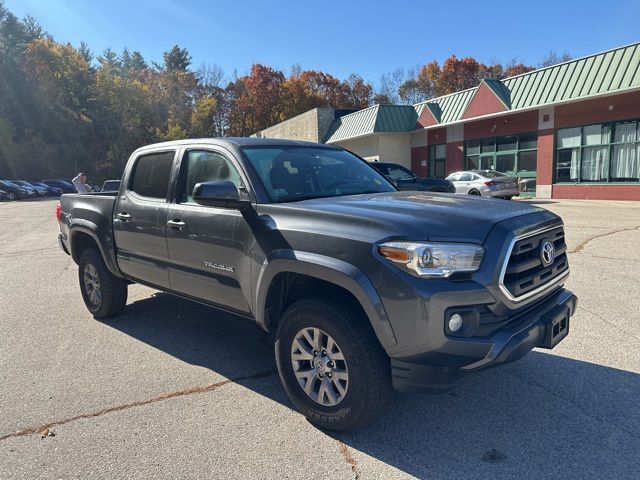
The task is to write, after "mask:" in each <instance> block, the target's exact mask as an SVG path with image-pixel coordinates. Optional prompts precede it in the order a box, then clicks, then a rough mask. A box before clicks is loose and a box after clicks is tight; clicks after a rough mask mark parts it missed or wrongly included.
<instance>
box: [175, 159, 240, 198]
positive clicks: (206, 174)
mask: <svg viewBox="0 0 640 480" xmlns="http://www.w3.org/2000/svg"><path fill="white" fill-rule="evenodd" d="M183 168H184V172H183V175H182V188H181V189H180V195H179V198H178V200H179V203H195V202H194V201H193V188H194V187H195V186H196V185H197V184H198V183H202V182H213V181H222V180H226V181H229V182H231V183H233V184H234V185H235V186H236V188H240V187H241V186H242V180H241V179H240V175H239V174H238V170H237V169H236V167H235V166H234V165H233V163H232V162H231V161H230V160H229V159H228V158H226V157H225V156H223V155H221V154H219V153H216V152H210V151H202V150H190V151H189V152H187V157H186V158H185V159H184V167H183Z"/></svg>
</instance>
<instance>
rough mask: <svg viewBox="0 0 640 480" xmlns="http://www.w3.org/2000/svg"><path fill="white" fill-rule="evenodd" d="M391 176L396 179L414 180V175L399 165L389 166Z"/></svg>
mask: <svg viewBox="0 0 640 480" xmlns="http://www.w3.org/2000/svg"><path fill="white" fill-rule="evenodd" d="M389 176H390V177H391V178H393V179H394V180H413V175H411V174H410V173H409V172H407V171H406V170H404V169H402V168H398V167H389Z"/></svg>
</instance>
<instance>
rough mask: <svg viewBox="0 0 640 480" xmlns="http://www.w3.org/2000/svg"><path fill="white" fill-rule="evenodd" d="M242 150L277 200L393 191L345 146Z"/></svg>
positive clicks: (272, 196)
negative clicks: (342, 147)
mask: <svg viewBox="0 0 640 480" xmlns="http://www.w3.org/2000/svg"><path fill="white" fill-rule="evenodd" d="M242 150H243V151H244V153H245V155H246V156H247V158H248V159H249V162H250V163H251V165H252V166H253V168H254V169H255V171H256V172H257V174H258V176H259V177H260V180H261V181H262V184H263V185H264V188H265V190H266V191H267V193H268V195H269V197H270V198H271V201H273V202H276V203H279V202H295V201H298V200H306V199H309V198H320V197H338V196H343V195H358V194H361V193H379V192H394V191H396V190H395V188H394V187H393V186H392V185H391V184H390V183H389V182H388V181H387V180H386V179H385V178H384V177H383V176H382V175H380V173H378V172H377V171H376V170H374V169H373V168H371V167H370V166H369V165H367V164H366V163H365V162H364V161H362V160H360V159H359V158H358V157H356V156H354V155H353V154H351V153H349V152H346V151H344V150H335V149H332V148H316V147H284V146H283V147H268V148H264V147H251V148H243V149H242Z"/></svg>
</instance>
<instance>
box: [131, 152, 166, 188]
mask: <svg viewBox="0 0 640 480" xmlns="http://www.w3.org/2000/svg"><path fill="white" fill-rule="evenodd" d="M174 155H175V152H162V153H153V154H151V155H144V156H142V157H139V158H138V160H137V161H136V165H135V167H134V171H133V181H132V182H131V187H130V189H131V190H132V191H134V192H135V193H137V194H138V195H142V196H143V197H151V198H163V199H164V198H166V196H167V191H168V189H169V177H170V176H171V165H173V157H174Z"/></svg>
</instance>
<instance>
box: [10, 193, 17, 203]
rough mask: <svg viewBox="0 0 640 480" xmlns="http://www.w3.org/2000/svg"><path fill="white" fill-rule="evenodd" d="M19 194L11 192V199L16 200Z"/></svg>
mask: <svg viewBox="0 0 640 480" xmlns="http://www.w3.org/2000/svg"><path fill="white" fill-rule="evenodd" d="M16 198H18V196H17V195H16V194H15V193H14V192H9V200H11V201H14V200H15V199H16Z"/></svg>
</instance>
